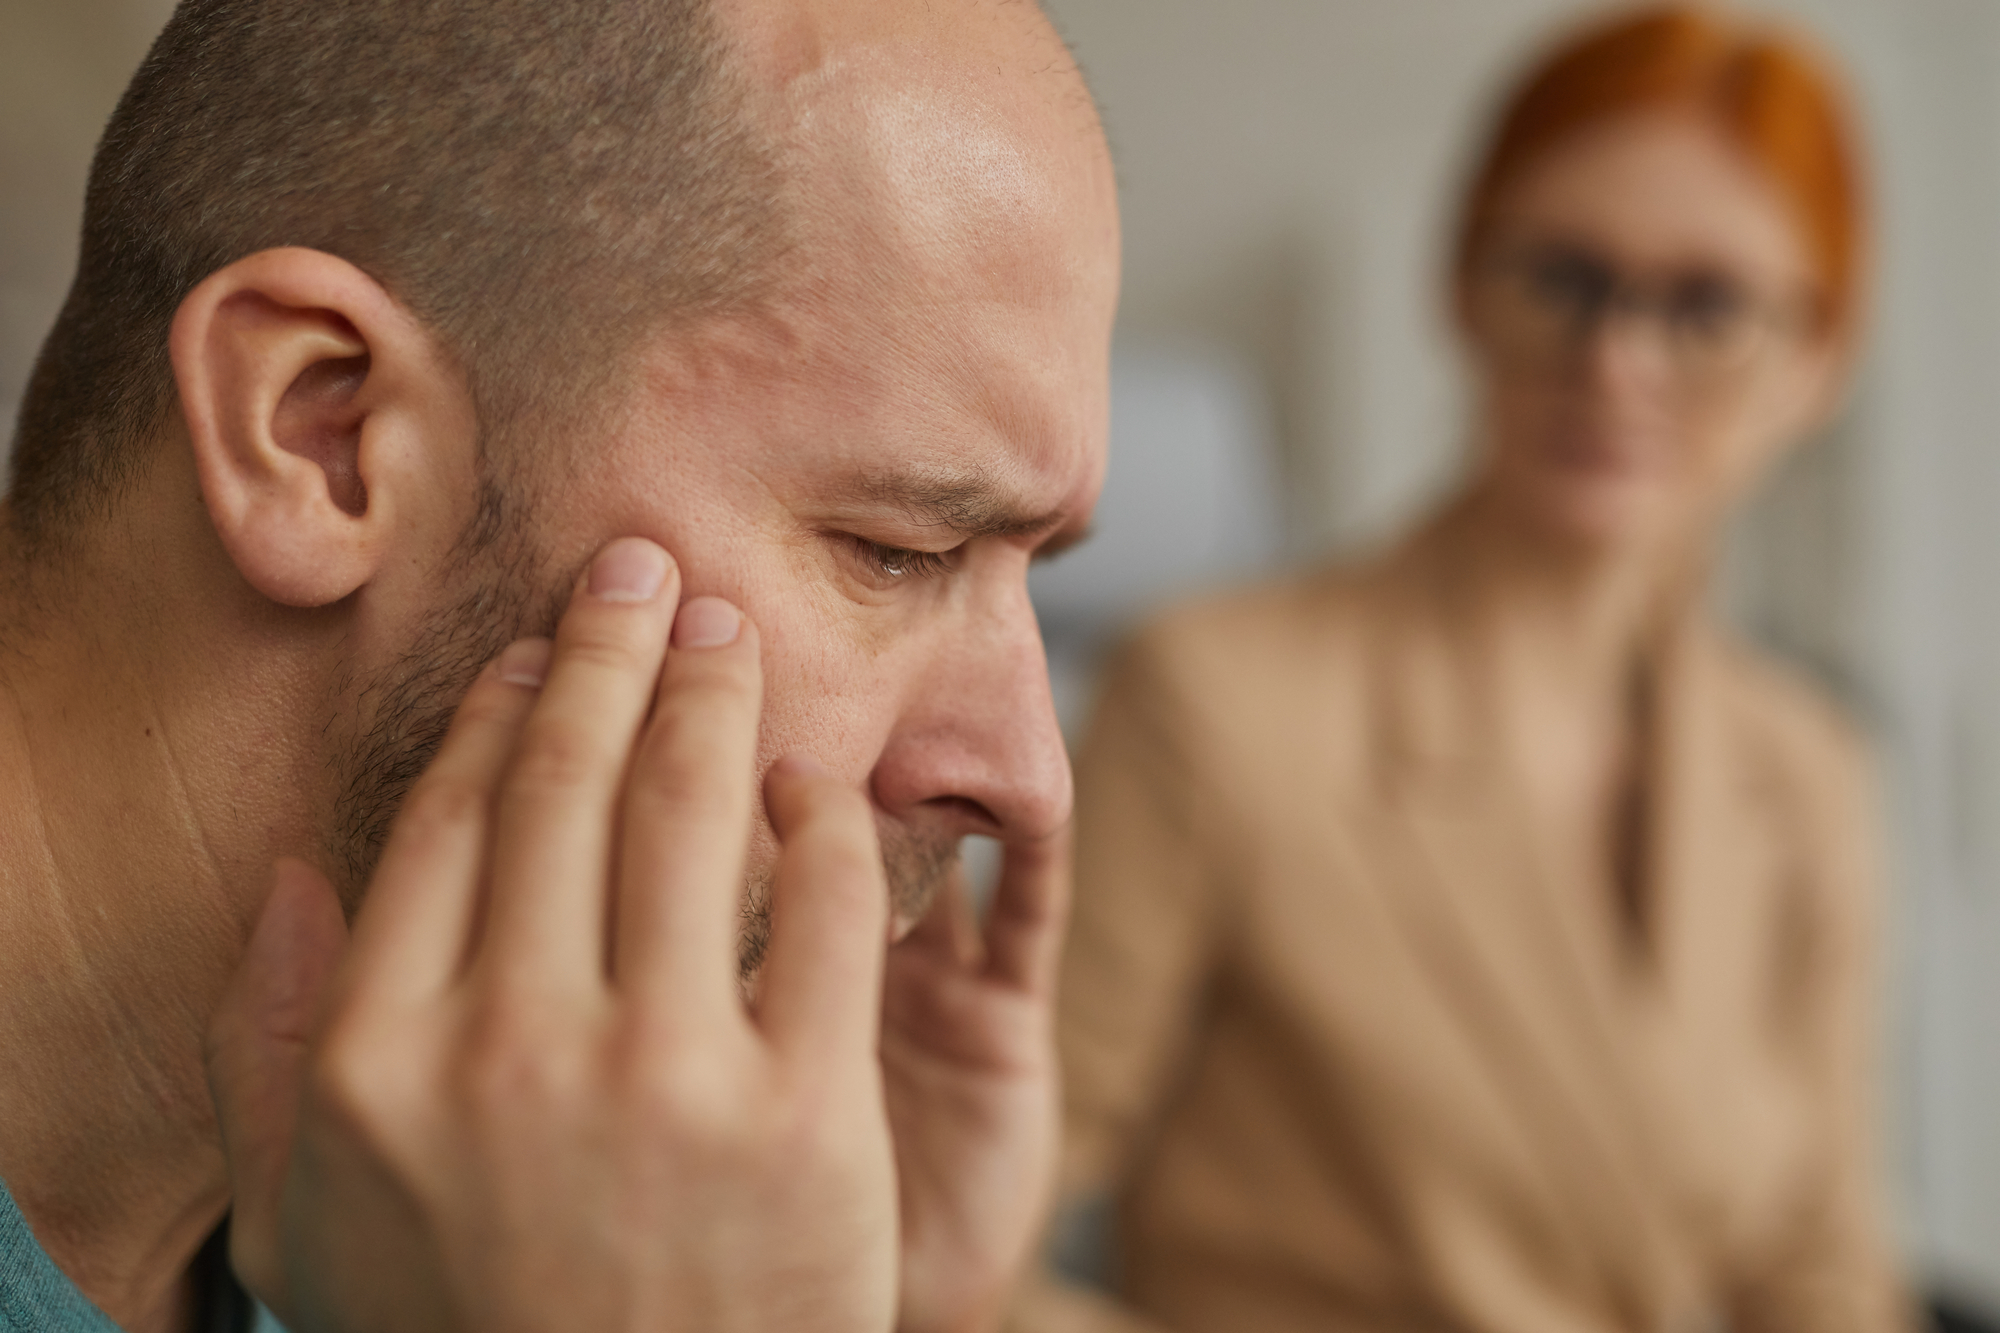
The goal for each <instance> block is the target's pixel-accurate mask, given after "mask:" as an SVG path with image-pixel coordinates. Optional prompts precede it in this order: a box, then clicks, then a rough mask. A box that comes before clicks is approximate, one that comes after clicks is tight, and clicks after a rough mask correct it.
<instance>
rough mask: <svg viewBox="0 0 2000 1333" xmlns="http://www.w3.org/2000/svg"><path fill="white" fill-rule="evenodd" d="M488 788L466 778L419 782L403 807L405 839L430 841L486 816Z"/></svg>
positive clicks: (437, 777) (402, 821)
mask: <svg viewBox="0 0 2000 1333" xmlns="http://www.w3.org/2000/svg"><path fill="white" fill-rule="evenodd" d="M487 798H488V793H487V791H486V789H485V788H484V787H482V786H480V785H479V784H478V783H475V782H468V781H466V780H465V779H463V778H458V777H447V776H442V775H437V774H433V775H432V777H431V779H430V780H429V781H427V782H422V783H419V784H418V786H417V789H416V790H415V791H414V792H412V793H411V794H410V799H409V801H408V802H406V803H405V804H404V806H403V814H402V819H401V821H400V822H401V824H402V826H403V829H404V836H405V837H409V838H415V839H418V840H422V841H428V840H429V839H431V838H434V837H437V836H439V835H441V834H443V833H445V832H447V831H449V830H451V829H455V828H462V827H464V826H465V825H467V824H477V823H479V822H480V821H481V820H483V819H484V818H485V817H486V803H487Z"/></svg>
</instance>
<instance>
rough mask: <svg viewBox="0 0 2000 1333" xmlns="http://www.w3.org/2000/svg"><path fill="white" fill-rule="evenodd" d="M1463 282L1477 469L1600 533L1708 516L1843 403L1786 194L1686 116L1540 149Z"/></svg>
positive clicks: (1654, 539) (1645, 541)
mask: <svg viewBox="0 0 2000 1333" xmlns="http://www.w3.org/2000/svg"><path fill="white" fill-rule="evenodd" d="M1496 219H1497V225H1496V226H1495V227H1494V228H1493V230H1492V239H1491V241H1490V243H1489V244H1488V245H1487V247H1486V249H1485V251H1484V252H1483V253H1482V254H1481V255H1480V256H1479V257H1478V262H1477V263H1476V265H1475V268H1474V271H1473V272H1472V273H1471V274H1469V275H1468V276H1467V277H1466V279H1465V282H1464V286H1463V289H1462V290H1461V293H1460V297H1461V307H1460V308H1461V311H1462V315H1463V320H1464V326H1465V329H1466V331H1467V333H1468V335H1469V338H1470V342H1471V346H1472V351H1473V354H1474V360H1475V363H1476V365H1477V368H1478V370H1479V372H1480V374H1481V376H1482V380H1483V387H1484V421H1483V427H1484V432H1483V436H1484V438H1483V442H1484V445H1485V448H1486V455H1485V459H1484V474H1483V476H1482V477H1481V485H1482V486H1483V488H1484V489H1485V491H1486V492H1487V493H1488V495H1489V498H1493V499H1497V500H1500V501H1501V502H1502V505H1503V509H1504V511H1505V512H1507V513H1510V514H1513V515H1515V516H1517V517H1519V518H1520V519H1522V520H1524V521H1526V522H1528V523H1530V524H1532V525H1535V526H1536V527H1537V528H1539V529H1540V530H1541V531H1542V532H1543V533H1544V534H1545V535H1548V536H1553V537H1556V538H1558V539H1561V540H1564V541H1567V542H1580V543H1583V544H1587V545H1590V546H1594V547H1599V548H1611V547H1642V546H1651V545H1655V544H1657V543H1659V542H1661V541H1662V540H1672V539H1674V538H1677V537H1680V536H1684V535H1687V534H1690V533H1696V532H1700V531H1702V530H1703V529H1704V528H1705V527H1706V525H1707V524H1708V523H1710V522H1711V521H1712V520H1714V519H1715V518H1717V517H1719V516H1720V515H1721V514H1722V513H1723V512H1725V511H1726V510H1727V509H1728V507H1729V506H1730V505H1731V504H1732V503H1733V502H1734V501H1735V500H1736V499H1737V498H1738V497H1739V496H1740V495H1741V494H1742V493H1743V492H1744V491H1745V490H1746V489H1747V488H1748V486H1749V485H1750V484H1751V483H1752V482H1753V481H1754V480H1755V479H1756V478H1757V476H1758V475H1759V474H1760V473H1761V472H1762V471H1763V469H1764V468H1765V467H1766V465H1767V464H1769V463H1770V462H1771V461H1772V460H1773V459H1774V458H1775V457H1776V456H1777V455H1778V454H1779V453H1780V452H1781V451H1782V450H1783V449H1784V447H1785V446H1786V445H1787V444H1789V443H1790V442H1792V441H1793V440H1794V439H1796V438H1798V436H1799V435H1801V434H1803V433H1804V432H1806V431H1808V430H1810V429H1811V428H1812V427H1813V426H1814V425H1815V424H1816V423H1817V421H1818V419H1819V417H1820V416H1821V415H1822V413H1823V412H1824V411H1825V410H1826V408H1827V406H1828V405H1829V403H1830V401H1831V398H1832V394H1833V392H1834V389H1835V379H1836V376H1837V370H1838V366H1839V362H1840V360H1841V358H1840V356H1839V354H1838V350H1837V348H1836V347H1835V345H1834V344H1835V339H1834V338H1833V337H1832V336H1830V335H1829V334H1828V333H1827V332H1826V329H1825V320H1824V318H1823V315H1822V311H1821V308H1820V305H1819V300H1818V292H1817V289H1816V286H1815V283H1814V273H1813V268H1812V265H1811V262H1810V258H1809V255H1808V252H1807V249H1806V245H1805V241H1804V238H1803V237H1802V236H1801V234H1800V228H1799V226H1798V225H1797V223H1796V222H1795V221H1794V219H1793V214H1792V213H1791V212H1790V210H1789V209H1788V208H1787V206H1786V203H1785V200H1784V199H1783V197H1782V196H1780V195H1779V194H1778V192H1777V191H1776V189H1775V188H1774V187H1773V186H1772V185H1771V183H1770V182H1769V181H1768V180H1767V179H1766V178H1765V177H1764V176H1763V175H1762V174H1761V173H1760V172H1759V171H1758V169H1757V168H1756V167H1755V166H1753V165H1752V164H1751V163H1750V162H1749V161H1748V160H1747V159H1745V158H1744V157H1742V156H1741V155H1740V154H1738V153H1737V152H1736V151H1735V150H1734V149H1733V148H1732V147H1731V146H1730V144H1729V143H1728V141H1727V140H1726V139H1725V138H1723V137H1722V135H1721V134H1720V133H1718V132H1717V131H1715V130H1714V129H1711V128H1710V127H1708V126H1706V125H1703V124H1701V123H1700V122H1699V121H1697V120H1695V119H1693V118H1692V117H1682V116H1668V115H1658V114H1655V115H1648V116H1635V117H1631V118H1628V119H1623V120H1618V121H1612V122H1607V123H1606V124H1604V125H1603V126H1600V127H1598V128H1596V129H1593V130H1589V131H1586V132H1584V133H1582V134H1580V135H1578V136H1577V137H1575V138H1573V139H1571V140H1569V141H1567V142H1566V143H1563V144H1560V145H1558V146H1557V147H1555V148H1553V149H1551V150H1550V151H1549V152H1548V153H1547V154H1546V155H1544V156H1543V157H1542V158H1540V159H1539V160H1538V161H1536V162H1533V163H1531V164H1530V165H1529V166H1528V167H1527V168H1526V169H1525V170H1524V171H1523V172H1522V173H1521V174H1520V175H1519V177H1518V178H1517V179H1516V180H1515V181H1514V182H1513V183H1512V184H1511V185H1510V186H1509V187H1508V188H1507V189H1506V191H1505V193H1504V194H1503V195H1502V196H1501V198H1500V199H1499V201H1498V207H1497V210H1496Z"/></svg>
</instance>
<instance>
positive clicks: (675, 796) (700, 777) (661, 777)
mask: <svg viewBox="0 0 2000 1333" xmlns="http://www.w3.org/2000/svg"><path fill="white" fill-rule="evenodd" d="M748 758H749V755H748V751H747V748H746V751H745V754H744V760H745V765H746V767H747V762H748ZM727 767H728V758H727V757H726V756H725V755H723V754H722V753H720V752H708V753H689V752H688V751H687V750H686V749H684V748H680V747H676V746H674V745H672V744H670V743H662V742H661V741H659V740H655V741H652V742H650V743H648V744H647V745H646V746H645V748H644V749H643V750H642V751H641V752H640V754H639V756H638V758H637V760H636V761H635V762H634V764H633V765H632V774H631V777H630V778H629V779H628V786H627V790H628V793H629V795H630V797H631V799H632V801H633V802H634V803H635V804H638V805H644V806H652V807H666V808H670V809H674V810H681V811H686V812H687V813H688V814H689V815H690V816H692V817H695V818H700V819H712V820H718V821H719V820H726V819H730V818H732V817H734V816H735V815H736V814H737V813H738V810H739V807H740V806H742V805H743V803H744V801H745V800H747V799H748V796H749V794H750V792H749V786H748V781H747V779H746V780H745V785H744V790H743V791H742V792H738V791H736V790H735V788H734V787H733V786H731V785H730V784H728V783H726V782H722V781H718V780H717V779H718V777H719V776H720V775H721V771H723V770H725V769H726V768H727Z"/></svg>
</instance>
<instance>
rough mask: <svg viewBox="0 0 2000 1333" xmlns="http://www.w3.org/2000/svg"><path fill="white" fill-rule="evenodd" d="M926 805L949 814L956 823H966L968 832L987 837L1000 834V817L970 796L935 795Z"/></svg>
mask: <svg viewBox="0 0 2000 1333" xmlns="http://www.w3.org/2000/svg"><path fill="white" fill-rule="evenodd" d="M924 805H925V807H926V808H928V809H931V810H936V811H939V812H941V813H943V814H945V815H947V816H948V817H950V818H951V819H952V820H953V822H954V823H958V824H963V825H965V826H966V828H965V832H966V833H972V834H980V835H983V836H985V837H998V836H999V835H1000V820H999V817H998V816H996V815H995V814H994V813H993V812H992V811H991V810H989V809H987V808H986V807H985V806H984V805H982V804H980V803H979V802H978V801H975V800H973V799H972V798H971V797H969V796H934V797H932V798H931V799H930V800H928V801H925V802H924Z"/></svg>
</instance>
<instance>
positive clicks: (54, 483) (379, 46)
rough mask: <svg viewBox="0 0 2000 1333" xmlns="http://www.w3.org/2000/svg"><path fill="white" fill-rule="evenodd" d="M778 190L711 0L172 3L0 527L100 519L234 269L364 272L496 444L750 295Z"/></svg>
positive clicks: (95, 198) (96, 213)
mask: <svg viewBox="0 0 2000 1333" xmlns="http://www.w3.org/2000/svg"><path fill="white" fill-rule="evenodd" d="M783 203H784V199H783V191H782V187H781V181H780V172H779V167H778V154H777V152H776V150H775V148H774V146H773V145H772V143H771V142H770V141H769V139H768V137H767V136H766V135H765V134H764V133H763V132H762V131H761V130H760V128H759V126H758V123H757V121H756V118H755V117H754V116H753V114H752V113H751V110H750V107H749V98H748V94H747V92H746V91H745V86H744V83H743V81H742V79H741V78H740V77H739V67H738V65H737V63H736V62H735V60H734V59H733V57H732V56H731V53H730V51H729V48H728V44H727V41H726V38H725V35H724V33H723V31H722V25H721V23H720V21H719V20H718V18H717V16H716V14H715V13H714V12H713V6H712V3H711V0H183V2H182V3H181V4H180V6H179V7H178V8H177V9H176V10H175V12H174V15H173V18H172V19H171V20H170V21H169V22H168V24H167V26H166V29H165V30H164V31H163V32H162V33H161V35H160V38H159V40H158V41H157V42H156V43H155V44H154V46H153V49H152V52H151V54H150V55H149V56H148V57H147V59H146V62H145V64H144V65H143V66H142V67H141V68H140V70H139V73H138V75H137V76H136V77H135V78H134V79H133V81H132V85H131V87H130V88H129V89H127V91H126V93H125V96H124V98H123V100H122V101H121V102H120V103H119V106H118V110H117V112H116V113H115V114H114V115H113V117H112V119H111V123H110V125H109V127H108V128H107V130H106V132H105V136H104V140H103V142H102V144H101V145H100V146H99V148H98V152H97V157H96V160H95V162H94V164H93V166H92V169H91V177H90V188H89V193H88V196H87V200H86V204H85V210H84V227H83V241H82V249H81V255H80V259H79V263H78V269H77V275H76V281H75V285H74V286H73V287H72V289H71V291H70V295H69V299H68V301H67V303H66V304H65V306H64V307H63V311H62V314H61V316H60V317H59V319H58V320H57V322H56V325H55V328H54V330H53V332H52V333H51V334H50V336H49V338H48V341H47V342H46V344H44V346H43V349H42V354H41V357H40V359H39V361H38V362H37V364H36V368H35V373H34V376H33V379H32V380H31V381H30V383H29V386H28V392H27V396H26V399H25V401H24V403H23V405H22V411H21V420H20V426H19V431H18V434H17V436H16V440H15V451H14V453H15V456H14V479H13V490H12V494H11V496H10V501H11V508H12V516H13V522H14V524H15V525H16V527H17V529H18V530H19V531H20V532H21V534H22V535H24V536H26V537H28V538H29V539H30V540H33V539H35V538H36V537H38V536H42V537H47V536H59V535H61V534H62V533H63V532H65V531H67V530H69V529H71V528H72V527H73V526H74V525H75V524H76V523H77V522H79V521H80V520H81V519H83V518H84V517H86V516H88V515H90V514H92V513H102V512H104V511H106V510H107V509H108V508H109V507H110V506H111V504H112V503H113V502H114V501H115V499H116V497H117V495H118V493H119V491H120V489H121V486H122V485H123V484H124V483H125V482H126V481H128V480H129V479H130V478H131V477H132V476H133V475H134V474H135V473H136V471H137V469H138V466H139V464H140V462H141V461H142V460H143V448H144V444H145V442H146V441H148V440H150V439H152V438H153V437H154V436H156V435H157V433H158V431H159V429H160V428H161V427H162V425H163V424H164V423H165V422H166V421H167V420H168V419H169V418H168V415H167V414H168V413H169V412H171V411H172V410H173V408H174V407H175V404H176V398H175V393H174V384H173V374H172V368H171V365H170V363H169V359H168V354H167V339H168V332H169V329H170V327H171V324H172V321H173V317H174V313H175V311H176V310H177V309H178V308H179V306H180V304H181V302H182V301H183V300H184V299H185V298H186V296H187V294H188V292H190V291H191V290H192V289H193V288H194V287H195V286H196V285H197V284H199V283H200V282H201V281H202V280H203V279H204V278H206V277H207V276H208V275H210V274H211V273H214V272H216V271H217V270H218V269H221V268H223V267H226V266H227V265H228V264H230V263H232V262H234V261H235V260H237V259H240V258H242V257H244V256H246V255H249V254H253V253H255V252H257V251H259V250H265V249H270V248H273V247H277V246H294V245H295V246H307V247H310V248H313V249H317V250H322V251H326V252H327V253H330V254H334V255H338V256H340V257H341V258H343V259H346V260H348V261H349V262H351V263H353V264H354V265H356V266H357V267H358V268H360V269H362V270H363V271H365V272H367V273H368V274H369V275H371V276H372V277H374V278H375V279H376V280H377V281H378V282H380V283H382V285H383V286H384V287H385V288H386V289H387V290H388V291H389V292H390V293H391V294H392V295H393V296H394V297H395V298H396V299H397V300H399V301H400V302H401V303H402V304H403V305H404V306H406V307H407V308H408V309H410V310H411V311H412V312H413V313H414V314H415V315H416V316H417V318H419V319H420V320H422V321H423V322H424V323H425V324H426V325H427V326H428V327H430V328H431V329H432V330H433V331H434V332H435V333H436V334H437V335H438V336H439V338H440V341H441V343H442V345H443V346H444V348H445V349H446V351H447V352H448V353H449V354H451V355H452V356H454V357H455V358H456V359H457V361H458V364H459V367H460V369H461V370H462V371H463V372H464V374H465V375H466V378H467V381H468V383H469V385H470V387H471V390H472V393H473V398H474V402H475V403H476V405H477V407H478V410H479V415H480V420H481V424H482V427H483V430H484V433H485V434H486V435H487V436H488V437H489V438H490V437H491V436H492V434H493V433H494V431H495V430H496V429H503V428H504V426H505V424H506V423H509V422H513V421H516V420H518V419H520V418H521V417H523V416H524V415H532V414H533V409H536V408H542V409H547V408H549V407H551V406H552V405H560V406H574V405H575V404H576V403H577V402H578V401H579V399H578V397H577V395H578V394H579V393H580V392H585V391H588V390H589V389H590V388H591V387H593V386H595V385H598V384H601V383H602V380H601V376H602V375H603V373H604V372H605V370H606V368H607V366H608V365H609V364H611V363H612V362H614V361H615V360H616V358H617V354H618V353H619V352H620V351H621V350H622V349H623V348H624V347H626V346H629V345H630V344H631V343H632V341H634V339H635V338H636V336H637V334H638V333H639V332H641V331H643V330H644V329H646V328H648V327H654V326H657V325H659V324H661V323H665V322H667V321H668V320H671V319H673V318H676V317H682V316H698V315H700V314H703V313H709V312H713V311H716V310H718V309H724V308H728V307H730V306H731V305H733V304H736V303H740V302H743V301H745V300H748V299H751V298H752V297H754V295H755V294H756V293H757V292H758V291H759V290H760V289H761V288H762V287H763V285H764V284H765V283H766V282H767V281H768V279H769V277H770V274H771V272H772V269H773V266H774V264H775V263H776V258H777V255H778V253H779V251H780V250H781V248H782V245H783V235H784V230H785V224H784V220H783V219H784V209H783Z"/></svg>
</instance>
